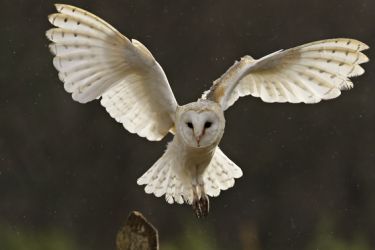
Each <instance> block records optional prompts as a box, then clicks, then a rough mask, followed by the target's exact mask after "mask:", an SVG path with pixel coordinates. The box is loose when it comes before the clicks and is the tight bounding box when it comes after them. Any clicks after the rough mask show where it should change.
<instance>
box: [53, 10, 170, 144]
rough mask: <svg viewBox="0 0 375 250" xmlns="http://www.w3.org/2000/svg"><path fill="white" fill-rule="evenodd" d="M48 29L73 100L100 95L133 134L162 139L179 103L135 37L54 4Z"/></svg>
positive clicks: (149, 54)
mask: <svg viewBox="0 0 375 250" xmlns="http://www.w3.org/2000/svg"><path fill="white" fill-rule="evenodd" d="M55 6H56V9H57V11H58V13H55V14H52V15H50V16H49V17H48V18H49V21H50V22H51V23H52V24H53V25H54V26H56V27H57V28H52V29H50V30H48V31H47V33H46V35H47V38H48V39H49V40H51V41H52V42H53V43H52V44H50V49H51V51H52V53H53V54H54V55H55V57H54V59H53V64H54V66H55V67H56V69H57V70H58V71H59V78H60V80H61V81H63V82H64V88H65V90H66V91H67V92H69V93H72V96H73V99H74V100H75V101H78V102H80V103H86V102H89V101H92V100H94V99H98V98H100V97H101V104H102V105H103V106H104V107H105V108H106V110H107V111H108V112H109V114H110V115H111V116H112V117H113V118H114V119H116V121H118V122H121V123H122V124H123V125H124V127H125V128H126V129H127V130H128V131H129V132H131V133H137V134H138V135H140V136H142V137H146V138H147V139H149V140H160V139H162V138H163V137H164V136H165V135H166V134H167V133H168V131H169V130H170V129H171V128H172V127H173V124H174V114H175V111H176V108H177V102H176V99H175V97H174V96H173V93H172V90H171V88H170V86H169V83H168V80H167V78H166V76H165V74H164V71H163V69H162V68H161V66H160V65H159V64H158V63H157V61H156V60H155V59H154V57H153V56H152V54H151V53H150V52H149V51H148V50H147V48H146V47H145V46H143V45H142V44H141V43H140V42H138V41H136V40H132V41H130V40H128V39H127V38H126V37H125V36H123V35H122V34H121V33H120V32H118V31H117V30H116V29H114V28H113V27H112V26H111V25H109V24H108V23H106V22H105V21H103V20H102V19H100V18H99V17H97V16H95V15H93V14H91V13H89V12H87V11H85V10H82V9H79V8H77V7H74V6H69V5H63V4H56V5H55Z"/></svg>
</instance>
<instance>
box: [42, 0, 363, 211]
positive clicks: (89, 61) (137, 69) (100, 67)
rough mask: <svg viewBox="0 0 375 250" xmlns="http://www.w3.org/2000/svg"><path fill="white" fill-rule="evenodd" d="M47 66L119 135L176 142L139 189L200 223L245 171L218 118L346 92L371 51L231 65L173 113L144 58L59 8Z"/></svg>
mask: <svg viewBox="0 0 375 250" xmlns="http://www.w3.org/2000/svg"><path fill="white" fill-rule="evenodd" d="M55 6H56V9H57V13H55V14H51V15H49V17H48V18H49V21H50V22H51V23H52V25H54V26H55V28H52V29H50V30H48V31H47V32H46V36H47V38H48V39H49V40H51V41H52V43H51V44H50V50H51V51H52V53H53V54H54V59H53V64H54V66H55V68H56V69H57V70H58V72H59V73H58V76H59V78H60V80H61V81H62V82H63V83H64V88H65V90H66V91H67V92H69V93H71V94H72V97H73V99H74V100H75V101H78V102H80V103H87V102H90V101H92V100H95V99H100V103H101V105H102V106H104V107H105V109H106V110H107V111H108V113H109V114H110V115H111V116H112V117H113V118H114V119H116V121H117V122H120V123H122V124H123V126H124V127H125V129H127V130H128V131H129V132H131V133H136V134H138V135H139V136H141V137H145V138H147V139H148V140H150V141H159V140H161V139H162V138H163V137H164V136H165V135H166V134H168V133H172V134H174V137H173V140H172V141H171V142H170V143H169V144H168V145H167V149H166V151H165V152H164V154H163V155H162V156H161V157H160V159H158V160H157V161H156V163H155V164H154V165H153V166H152V167H151V168H150V169H149V170H148V171H147V172H146V173H145V174H143V175H142V176H141V177H140V178H139V179H138V181H137V183H138V184H139V185H145V192H146V193H153V194H154V195H155V196H157V197H161V196H165V199H166V201H167V202H168V203H174V202H175V203H179V204H182V203H187V204H190V205H192V207H193V210H194V212H195V213H196V215H197V216H198V217H204V216H207V214H208V211H209V199H208V196H211V197H216V196H218V195H219V194H220V192H221V190H226V189H228V188H230V187H232V186H233V185H234V182H235V179H236V178H239V177H241V176H242V170H241V169H240V168H239V167H238V166H237V165H236V164H235V163H233V162H232V161H231V160H230V159H229V158H228V157H227V156H226V155H225V154H224V153H223V152H222V151H221V150H220V148H219V147H218V144H219V142H220V140H221V138H222V136H223V133H224V128H225V118H224V111H225V110H227V109H228V108H229V107H230V106H232V105H233V104H234V102H235V101H236V100H237V99H238V98H239V97H242V96H247V95H251V96H254V97H259V98H261V100H263V101H264V102H267V103H285V102H289V103H318V102H320V101H321V100H328V99H333V98H336V97H338V96H339V95H340V94H341V91H342V90H348V89H350V88H352V87H353V83H352V82H351V80H350V79H349V77H354V76H359V75H362V74H363V73H364V70H363V68H362V67H361V66H360V64H362V63H365V62H367V61H368V58H367V57H366V56H365V55H364V54H363V53H362V52H361V51H363V50H365V49H368V48H369V47H368V46H367V45H366V44H364V43H362V42H360V41H357V40H353V39H347V38H338V39H329V40H322V41H317V42H312V43H308V44H305V45H302V46H298V47H295V48H291V49H287V50H279V51H276V52H274V53H272V54H269V55H267V56H264V57H262V58H260V59H254V58H252V57H251V56H248V55H247V56H244V57H242V58H241V59H240V60H239V61H236V62H235V63H234V65H233V66H231V67H230V68H229V69H228V70H227V71H226V72H225V73H224V74H223V75H222V76H221V77H220V78H218V79H217V80H216V81H214V82H213V85H212V87H211V88H210V89H209V90H207V91H206V92H204V93H203V95H202V96H201V98H199V99H198V101H196V102H192V103H188V104H186V105H178V104H177V101H176V99H175V97H174V95H173V92H172V90H171V87H170V86H169V83H168V80H167V77H166V75H165V73H164V71H163V69H162V67H161V66H160V65H159V64H158V62H157V61H156V60H155V58H154V57H153V56H152V54H151V52H150V51H149V50H148V49H147V48H146V47H145V46H144V45H143V44H142V43H141V42H139V41H137V40H135V39H132V40H129V39H128V38H127V37H125V36H123V35H122V34H121V33H120V32H119V31H117V30H116V29H115V28H113V27H112V26H111V25H110V24H108V23H107V22H105V21H104V20H102V19H100V18H99V17H97V16H95V15H94V14H91V13H89V12H87V11H85V10H82V9H80V8H77V7H74V6H70V5H64V4H56V5H55Z"/></svg>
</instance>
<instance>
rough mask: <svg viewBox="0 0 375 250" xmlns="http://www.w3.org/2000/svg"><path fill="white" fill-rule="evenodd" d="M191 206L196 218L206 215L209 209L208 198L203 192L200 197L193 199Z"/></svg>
mask: <svg viewBox="0 0 375 250" xmlns="http://www.w3.org/2000/svg"><path fill="white" fill-rule="evenodd" d="M192 207H193V210H194V212H195V215H196V216H197V218H198V219H200V218H202V217H207V215H208V212H209V210H210V200H209V199H208V196H207V195H206V194H205V195H202V197H201V198H200V199H194V201H193V204H192Z"/></svg>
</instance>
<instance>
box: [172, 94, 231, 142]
mask: <svg viewBox="0 0 375 250" xmlns="http://www.w3.org/2000/svg"><path fill="white" fill-rule="evenodd" d="M224 127H225V119H224V113H223V110H222V109H221V107H220V106H219V104H217V103H216V102H212V101H208V100H199V101H198V102H193V103H189V104H186V105H184V106H181V107H179V108H178V109H177V113H176V135H177V136H178V137H179V138H180V139H181V140H182V141H183V143H184V144H185V145H187V146H190V147H194V148H203V147H208V146H211V145H217V144H218V143H219V142H220V139H221V137H222V136H223V133H224Z"/></svg>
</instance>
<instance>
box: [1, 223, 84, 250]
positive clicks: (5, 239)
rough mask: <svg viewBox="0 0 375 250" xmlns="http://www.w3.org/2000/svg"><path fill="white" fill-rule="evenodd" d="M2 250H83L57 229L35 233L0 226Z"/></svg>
mask: <svg viewBox="0 0 375 250" xmlns="http://www.w3.org/2000/svg"><path fill="white" fill-rule="evenodd" d="M0 242H1V249H2V250H84V249H85V247H84V246H79V245H78V244H77V243H76V241H75V240H74V239H73V237H70V236H68V235H67V234H66V233H64V232H62V231H60V230H58V229H50V230H45V231H35V230H32V229H24V228H13V229H9V228H7V227H5V226H0Z"/></svg>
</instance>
